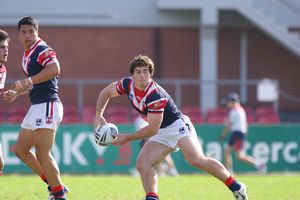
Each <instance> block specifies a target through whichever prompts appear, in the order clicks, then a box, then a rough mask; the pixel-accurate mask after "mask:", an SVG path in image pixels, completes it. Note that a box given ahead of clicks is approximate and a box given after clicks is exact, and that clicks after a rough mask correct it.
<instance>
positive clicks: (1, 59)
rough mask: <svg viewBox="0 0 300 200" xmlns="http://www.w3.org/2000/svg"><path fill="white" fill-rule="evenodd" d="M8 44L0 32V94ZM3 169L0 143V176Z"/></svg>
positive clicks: (4, 74)
mask: <svg viewBox="0 0 300 200" xmlns="http://www.w3.org/2000/svg"><path fill="white" fill-rule="evenodd" d="M8 42H9V36H8V34H7V33H6V32H5V31H3V30H0V94H2V91H3V89H4V85H5V79H6V68H5V66H4V64H3V63H5V62H6V61H7V57H8ZM3 167H4V160H3V156H2V147H1V143H0V175H1V174H2V171H3Z"/></svg>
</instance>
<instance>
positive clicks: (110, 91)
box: [95, 82, 119, 128]
mask: <svg viewBox="0 0 300 200" xmlns="http://www.w3.org/2000/svg"><path fill="white" fill-rule="evenodd" d="M116 84H117V82H113V83H111V84H109V85H108V86H106V87H105V88H104V89H103V90H102V91H101V92H100V93H99V96H98V99H97V105H96V119H95V128H97V127H98V126H100V125H102V124H106V123H107V122H106V120H105V118H104V117H103V113H104V111H105V108H106V106H107V104H108V102H109V99H110V98H112V97H116V96H119V93H118V92H117V89H116Z"/></svg>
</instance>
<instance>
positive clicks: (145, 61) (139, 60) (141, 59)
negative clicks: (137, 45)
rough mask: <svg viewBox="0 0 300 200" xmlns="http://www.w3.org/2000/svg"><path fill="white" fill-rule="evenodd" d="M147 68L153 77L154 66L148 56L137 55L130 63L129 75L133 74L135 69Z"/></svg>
mask: <svg viewBox="0 0 300 200" xmlns="http://www.w3.org/2000/svg"><path fill="white" fill-rule="evenodd" d="M143 66H148V68H149V72H150V75H151V76H153V73H154V64H153V62H152V60H151V59H150V58H149V57H148V56H144V55H138V56H136V57H135V58H134V59H133V60H132V61H131V62H130V74H131V75H132V74H133V73H134V69H135V68H137V67H143Z"/></svg>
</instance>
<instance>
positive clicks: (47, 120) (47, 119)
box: [46, 116, 53, 124]
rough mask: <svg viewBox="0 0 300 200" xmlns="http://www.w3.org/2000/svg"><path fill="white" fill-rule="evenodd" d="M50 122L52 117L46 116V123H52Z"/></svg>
mask: <svg viewBox="0 0 300 200" xmlns="http://www.w3.org/2000/svg"><path fill="white" fill-rule="evenodd" d="M52 122H53V118H52V117H51V116H49V117H46V123H47V124H52Z"/></svg>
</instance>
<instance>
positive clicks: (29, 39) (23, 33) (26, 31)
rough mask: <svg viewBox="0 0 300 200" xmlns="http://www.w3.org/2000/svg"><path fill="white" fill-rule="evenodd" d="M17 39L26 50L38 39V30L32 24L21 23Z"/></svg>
mask: <svg viewBox="0 0 300 200" xmlns="http://www.w3.org/2000/svg"><path fill="white" fill-rule="evenodd" d="M19 39H20V41H21V43H22V45H23V46H24V48H25V49H26V50H28V49H30V47H31V46H32V45H33V44H34V43H35V42H36V41H37V40H38V31H37V30H36V29H35V28H34V26H33V25H21V27H20V31H19Z"/></svg>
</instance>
